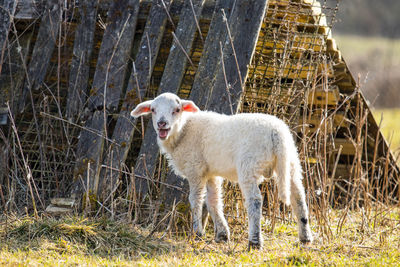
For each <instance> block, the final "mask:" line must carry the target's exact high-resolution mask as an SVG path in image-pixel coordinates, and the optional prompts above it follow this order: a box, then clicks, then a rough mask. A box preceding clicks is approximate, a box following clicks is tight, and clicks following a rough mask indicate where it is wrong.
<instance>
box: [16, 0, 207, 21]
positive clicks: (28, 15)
mask: <svg viewBox="0 0 400 267" xmlns="http://www.w3.org/2000/svg"><path fill="white" fill-rule="evenodd" d="M113 1H114V0H101V1H99V3H98V4H99V9H100V10H109V8H110V6H111V4H112V3H113ZM140 2H141V8H143V9H146V8H147V7H148V6H149V5H151V3H152V0H142V1H140ZM83 4H85V1H75V7H76V8H80V7H81V5H83ZM183 4H184V0H175V1H174V2H173V5H172V6H171V8H170V10H169V11H170V15H171V18H172V19H173V20H175V19H179V14H180V10H181V9H182V6H183ZM214 5H215V0H205V4H204V8H203V12H202V14H201V16H202V18H203V19H206V20H211V18H212V14H213V10H214ZM42 10H43V6H42V5H41V1H38V0H36V1H35V2H34V1H33V0H18V6H17V10H16V13H15V19H18V20H33V19H37V18H39V17H40V14H41V12H42ZM138 18H139V19H146V18H147V17H146V16H145V15H144V14H143V13H142V14H139V17H138Z"/></svg>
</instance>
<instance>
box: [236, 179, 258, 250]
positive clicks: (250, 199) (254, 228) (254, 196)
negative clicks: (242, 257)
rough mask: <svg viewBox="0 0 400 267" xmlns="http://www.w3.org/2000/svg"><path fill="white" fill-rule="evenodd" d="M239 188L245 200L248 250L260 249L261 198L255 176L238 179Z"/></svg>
mask: <svg viewBox="0 0 400 267" xmlns="http://www.w3.org/2000/svg"><path fill="white" fill-rule="evenodd" d="M239 186H240V189H241V191H242V194H243V197H244V199H245V204H246V209H247V216H248V222H249V249H251V248H261V247H262V243H263V240H262V235H261V210H262V196H261V192H260V189H259V188H258V183H257V178H256V177H255V176H242V177H239Z"/></svg>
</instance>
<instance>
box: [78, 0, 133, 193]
mask: <svg viewBox="0 0 400 267" xmlns="http://www.w3.org/2000/svg"><path fill="white" fill-rule="evenodd" d="M138 11H139V0H120V1H114V2H113V4H112V6H111V7H110V10H109V12H108V24H107V28H106V30H105V33H104V36H103V40H102V43H101V47H100V54H99V58H98V60H97V66H96V72H95V75H94V79H93V85H92V90H91V95H90V97H89V99H88V107H89V110H90V111H91V112H92V113H91V115H90V116H89V119H88V120H87V122H86V124H85V128H86V129H87V130H86V129H85V130H82V132H81V134H80V138H79V141H78V145H77V147H78V150H77V156H76V157H77V163H76V166H75V169H74V179H75V183H74V186H73V189H72V196H73V197H75V198H79V197H80V196H79V195H80V193H82V190H83V189H84V187H85V186H84V184H82V182H81V181H82V179H83V181H86V179H87V177H86V175H87V173H90V174H91V176H92V177H89V188H87V189H86V190H87V192H88V193H90V194H93V195H96V192H97V188H98V186H99V185H98V181H99V170H100V167H101V163H102V156H103V147H104V140H105V138H106V136H107V127H108V116H109V114H110V112H115V111H116V110H117V108H118V104H119V99H120V95H121V92H122V87H123V82H124V77H125V71H126V67H127V62H128V59H129V56H130V51H131V45H132V42H133V37H134V35H135V29H136V22H137V17H138V16H137V15H138ZM78 41H79V40H78ZM88 162H90V168H91V169H90V170H89V171H87V170H86V169H87V166H88Z"/></svg>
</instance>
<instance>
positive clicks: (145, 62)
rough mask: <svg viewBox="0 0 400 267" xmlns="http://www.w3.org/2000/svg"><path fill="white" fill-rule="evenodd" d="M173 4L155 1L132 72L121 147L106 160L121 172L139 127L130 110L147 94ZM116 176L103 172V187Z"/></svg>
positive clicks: (119, 132) (117, 133)
mask: <svg viewBox="0 0 400 267" xmlns="http://www.w3.org/2000/svg"><path fill="white" fill-rule="evenodd" d="M162 1H163V2H164V4H165V6H166V10H165V9H164V7H163V6H162ZM171 2H172V1H170V0H154V1H153V4H152V7H151V9H150V13H149V19H148V20H147V22H146V26H145V29H144V32H143V37H142V40H141V41H140V46H139V51H138V53H137V56H136V59H135V61H134V65H135V68H133V70H132V75H131V76H130V79H129V83H128V88H127V90H126V94H125V98H124V102H123V104H122V108H121V111H120V114H119V117H118V120H117V123H116V125H115V128H114V132H113V135H112V140H113V141H114V142H116V143H117V144H119V145H120V146H116V145H112V148H111V153H108V154H107V155H106V158H105V159H104V161H103V162H104V165H106V166H110V167H112V168H115V169H120V168H121V166H122V164H123V163H124V162H125V160H126V157H127V155H128V151H129V148H130V144H131V142H132V137H133V134H134V130H135V125H136V121H134V120H133V119H131V117H130V111H131V110H132V109H133V107H134V105H135V103H134V100H135V98H134V96H135V95H138V96H139V95H140V96H144V95H145V92H146V91H147V87H148V85H149V82H150V78H151V74H152V72H153V69H154V65H155V63H156V59H157V55H158V52H159V49H160V45H161V40H162V37H163V35H164V32H165V27H166V24H167V18H168V16H167V13H166V11H167V12H168V11H169V9H170V6H171V5H170V4H171ZM149 44H150V46H149ZM136 99H137V98H136ZM112 176H113V177H111V172H109V171H108V170H106V169H102V170H101V174H100V182H99V184H100V185H101V186H102V185H104V186H105V187H107V186H110V185H111V183H110V182H111V181H117V180H118V179H117V178H118V176H119V173H118V172H116V171H114V172H113V173H112ZM107 181H110V182H107ZM100 190H101V188H100ZM102 192H105V193H106V192H108V190H102ZM100 193H101V192H99V194H100Z"/></svg>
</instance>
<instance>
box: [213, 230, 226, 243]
mask: <svg viewBox="0 0 400 267" xmlns="http://www.w3.org/2000/svg"><path fill="white" fill-rule="evenodd" d="M228 241H229V236H228V234H227V233H225V232H221V233H218V234H217V235H216V236H215V242H217V243H221V242H228Z"/></svg>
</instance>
